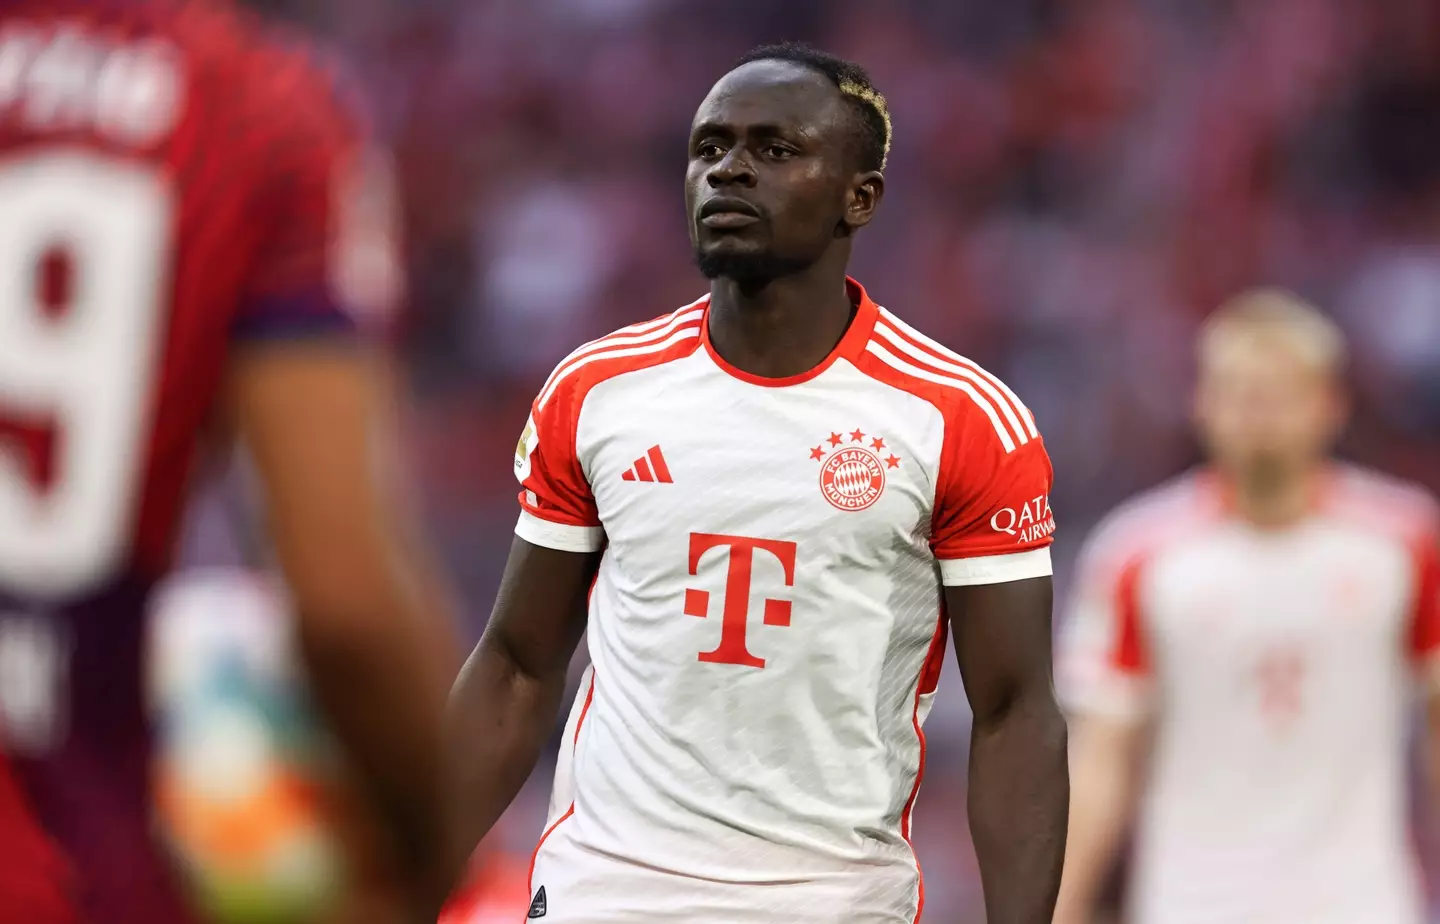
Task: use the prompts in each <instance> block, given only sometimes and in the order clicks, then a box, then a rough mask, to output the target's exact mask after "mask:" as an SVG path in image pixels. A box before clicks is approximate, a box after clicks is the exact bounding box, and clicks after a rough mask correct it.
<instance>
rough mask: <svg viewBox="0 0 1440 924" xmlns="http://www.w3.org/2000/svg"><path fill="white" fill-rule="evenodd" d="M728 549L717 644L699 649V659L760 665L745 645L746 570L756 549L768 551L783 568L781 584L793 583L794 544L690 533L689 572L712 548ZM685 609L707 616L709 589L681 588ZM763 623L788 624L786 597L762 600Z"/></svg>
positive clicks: (747, 609)
mask: <svg viewBox="0 0 1440 924" xmlns="http://www.w3.org/2000/svg"><path fill="white" fill-rule="evenodd" d="M719 547H724V548H728V549H729V550H730V568H729V571H728V572H727V573H726V576H725V602H724V603H723V604H722V605H721V620H722V621H721V623H720V645H719V646H718V647H717V648H716V649H715V650H714V651H702V652H700V660H701V661H709V662H710V663H712V664H741V665H744V666H745V667H764V666H765V659H764V658H757V657H755V656H754V655H752V654H751V653H750V649H749V648H747V647H745V630H746V627H747V625H748V624H749V621H750V569H751V568H752V567H753V566H754V564H755V552H756V550H759V551H762V552H768V553H769V554H771V555H773V556H775V558H776V559H778V560H779V562H780V565H781V567H782V568H784V569H785V586H786V587H793V586H794V585H795V543H793V542H783V541H781V540H779V539H752V538H750V537H749V536H719V535H715V534H714V533H691V534H690V573H691V574H695V573H696V568H697V567H698V566H699V564H700V559H701V558H703V557H704V555H705V553H706V552H708V551H709V550H711V549H713V548H719ZM685 612H686V613H687V614H689V615H691V616H699V617H701V618H704V617H706V616H709V615H710V592H709V591H708V590H694V589H689V590H686V591H685ZM764 620H765V625H767V626H788V625H790V601H789V600H770V599H768V598H767V599H766V600H765V615H764Z"/></svg>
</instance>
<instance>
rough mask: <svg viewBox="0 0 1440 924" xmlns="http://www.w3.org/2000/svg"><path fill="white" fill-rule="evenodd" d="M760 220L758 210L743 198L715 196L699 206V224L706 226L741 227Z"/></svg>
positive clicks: (720, 227)
mask: <svg viewBox="0 0 1440 924" xmlns="http://www.w3.org/2000/svg"><path fill="white" fill-rule="evenodd" d="M759 220H760V210H759V209H757V208H756V207H755V206H753V205H751V204H750V203H748V202H746V201H745V200H744V199H735V198H731V197H728V196H716V197H715V198H713V199H708V200H706V201H705V204H704V205H702V206H700V224H702V225H704V226H705V227H707V228H717V229H726V228H743V227H745V226H746V225H753V224H755V223H756V222H758V221H759Z"/></svg>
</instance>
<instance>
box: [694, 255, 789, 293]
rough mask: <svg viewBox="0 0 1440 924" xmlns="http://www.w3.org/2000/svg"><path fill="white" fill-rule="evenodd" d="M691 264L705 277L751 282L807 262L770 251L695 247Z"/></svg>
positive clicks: (785, 272) (758, 282) (775, 276)
mask: <svg viewBox="0 0 1440 924" xmlns="http://www.w3.org/2000/svg"><path fill="white" fill-rule="evenodd" d="M695 265H696V266H698V267H699V268H700V273H701V275H703V276H704V277H705V278H706V279H733V280H734V281H736V282H738V283H740V284H741V285H751V286H754V285H763V284H765V283H767V282H770V281H771V280H774V279H779V278H780V277H782V276H790V275H793V274H795V273H798V272H800V271H801V270H803V269H806V268H807V267H808V266H809V265H810V264H809V263H807V262H805V261H803V260H796V259H793V258H787V257H781V256H777V255H776V254H773V253H702V252H701V251H699V250H696V251H695Z"/></svg>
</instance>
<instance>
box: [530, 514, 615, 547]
mask: <svg viewBox="0 0 1440 924" xmlns="http://www.w3.org/2000/svg"><path fill="white" fill-rule="evenodd" d="M515 535H517V536H519V537H520V538H521V539H524V540H525V541H526V542H528V543H530V544H531V545H538V546H544V547H545V548H547V549H555V550H556V551H557V552H598V551H600V549H601V548H602V547H603V546H604V545H605V528H604V527H602V526H572V525H571V524H569V523H556V522H554V521H551V520H545V519H541V518H540V517H537V516H536V515H535V514H533V513H531V512H530V511H528V510H522V511H520V520H519V522H517V523H516V524H515Z"/></svg>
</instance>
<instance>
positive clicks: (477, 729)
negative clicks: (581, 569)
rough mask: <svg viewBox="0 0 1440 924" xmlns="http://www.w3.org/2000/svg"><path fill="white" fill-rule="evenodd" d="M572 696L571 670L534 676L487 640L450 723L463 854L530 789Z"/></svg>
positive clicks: (449, 780) (450, 791) (460, 689)
mask: <svg viewBox="0 0 1440 924" xmlns="http://www.w3.org/2000/svg"><path fill="white" fill-rule="evenodd" d="M564 692H565V670H564V669H563V667H561V668H558V669H553V670H547V671H544V672H537V673H529V672H527V671H525V670H523V669H522V668H521V667H520V666H519V665H518V664H517V663H516V660H515V658H514V657H513V656H512V655H511V654H510V653H509V652H508V651H507V650H506V647H505V645H504V644H503V643H502V642H501V641H499V640H498V639H496V638H495V637H494V636H493V635H491V634H489V633H487V634H486V636H485V637H484V638H482V639H481V641H480V644H479V645H478V646H477V647H476V648H475V651H474V653H473V654H472V655H471V656H470V660H469V661H468V662H467V663H466V665H465V667H464V668H463V669H462V670H461V672H460V679H459V680H458V681H457V682H456V684H455V689H454V691H453V692H452V693H451V696H450V707H449V710H448V712H447V719H446V729H445V759H446V773H445V776H446V790H447V800H446V801H447V803H448V804H449V806H450V811H451V812H452V813H453V814H454V819H453V826H454V831H455V836H456V837H457V838H458V849H460V850H463V851H465V852H467V853H468V852H470V851H473V850H474V848H475V846H476V845H477V844H479V842H480V841H481V840H482V839H483V838H484V837H485V835H486V834H487V833H489V831H490V829H491V827H493V826H494V824H495V822H496V821H498V820H499V819H500V816H501V815H502V814H504V812H505V809H506V808H507V807H509V805H510V803H511V801H513V800H514V798H515V796H516V794H518V793H519V792H520V788H521V787H522V786H524V785H525V781H526V779H528V778H529V776H530V773H531V771H533V770H534V769H535V764H536V762H537V761H538V760H539V758H540V752H541V749H542V748H543V747H544V745H545V742H546V740H547V739H548V738H549V736H550V733H551V731H552V730H553V729H554V726H555V722H556V718H557V716H558V714H559V711H560V703H561V699H562V697H563V696H564Z"/></svg>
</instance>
